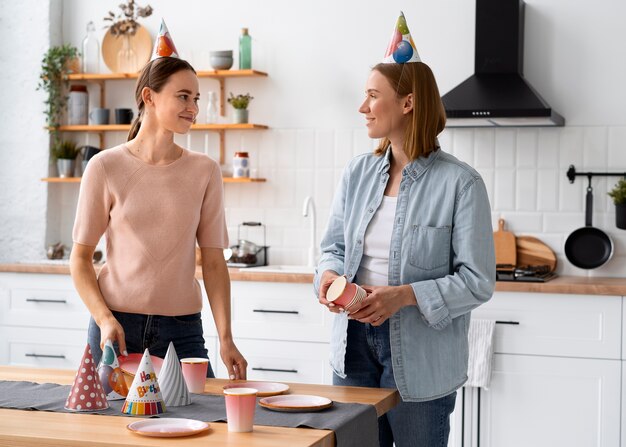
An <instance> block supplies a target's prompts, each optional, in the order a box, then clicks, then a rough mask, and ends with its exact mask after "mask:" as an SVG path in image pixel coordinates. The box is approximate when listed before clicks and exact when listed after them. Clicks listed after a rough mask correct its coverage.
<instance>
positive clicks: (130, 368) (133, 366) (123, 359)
mask: <svg viewBox="0 0 626 447" xmlns="http://www.w3.org/2000/svg"><path fill="white" fill-rule="evenodd" d="M142 358H143V354H139V353H136V354H128V355H126V356H123V355H120V356H119V357H118V358H117V361H118V362H120V368H121V369H122V371H123V372H125V373H126V374H130V375H131V376H134V375H135V373H136V372H137V367H138V366H139V363H141V359H142ZM150 360H151V361H152V366H154V372H155V373H156V375H157V376H158V375H159V372H161V365H163V359H162V358H161V357H157V356H154V355H151V356H150Z"/></svg>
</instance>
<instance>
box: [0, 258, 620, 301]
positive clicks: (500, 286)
mask: <svg viewBox="0 0 626 447" xmlns="http://www.w3.org/2000/svg"><path fill="white" fill-rule="evenodd" d="M98 268H99V267H98V266H97V267H96V269H98ZM228 271H229V272H230V279H231V280H232V281H261V282H288V283H305V284H310V283H312V282H313V275H310V274H302V273H265V272H249V271H246V269H238V268H230V269H228ZM0 272H21V273H52V274H60V275H69V274H70V269H69V266H67V265H51V264H35V263H32V264H31V263H23V264H21V263H13V264H0ZM196 278H198V279H200V278H202V272H201V270H200V268H198V269H196ZM496 291H499V292H535V293H564V294H570V295H619V296H626V278H608V277H586V276H559V277H557V278H555V279H553V280H551V281H548V282H546V283H529V282H515V281H510V282H507V281H498V282H497V283H496Z"/></svg>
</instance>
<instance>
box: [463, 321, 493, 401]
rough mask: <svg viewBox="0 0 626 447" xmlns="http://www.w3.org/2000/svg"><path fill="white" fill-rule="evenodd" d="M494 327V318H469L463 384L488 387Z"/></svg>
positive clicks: (486, 388)
mask: <svg viewBox="0 0 626 447" xmlns="http://www.w3.org/2000/svg"><path fill="white" fill-rule="evenodd" d="M495 327H496V322H495V321H494V320H475V319H473V318H472V319H471V321H470V327H469V334H468V342H469V361H468V366H467V377H468V378H467V383H466V384H465V386H473V387H480V388H483V389H485V390H488V389H489V382H490V381H491V366H492V360H493V334H494V331H495Z"/></svg>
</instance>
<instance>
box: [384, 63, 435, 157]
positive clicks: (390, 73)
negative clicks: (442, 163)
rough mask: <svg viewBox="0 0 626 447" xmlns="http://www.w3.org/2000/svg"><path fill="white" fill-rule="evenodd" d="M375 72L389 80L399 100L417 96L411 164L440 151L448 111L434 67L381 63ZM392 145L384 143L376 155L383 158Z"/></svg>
mask: <svg viewBox="0 0 626 447" xmlns="http://www.w3.org/2000/svg"><path fill="white" fill-rule="evenodd" d="M372 70H376V71H378V72H379V73H380V74H382V75H383V76H384V77H385V78H387V80H388V81H389V83H390V84H391V86H392V87H393V88H394V90H396V96H397V97H398V98H403V97H405V96H407V95H408V94H410V93H412V94H413V110H412V111H411V112H409V113H410V117H409V118H410V121H409V124H408V125H407V127H406V134H405V138H404V152H405V154H406V155H407V156H408V157H409V159H410V160H415V159H416V158H419V157H420V156H427V155H428V154H430V153H431V152H432V151H434V150H435V149H436V148H437V135H439V134H440V133H441V131H442V130H443V129H444V127H445V126H446V111H445V108H444V106H443V102H442V101H441V96H440V95H439V88H438V87H437V81H435V76H434V75H433V72H432V71H431V69H430V67H429V66H428V65H426V64H424V63H422V62H411V63H407V64H382V63H381V64H378V65H376V66H375V67H374V68H372ZM389 144H390V141H389V139H388V138H383V139H381V140H380V143H379V144H378V147H377V148H376V150H375V151H374V154H375V155H383V154H384V153H385V152H386V150H387V148H388V147H389Z"/></svg>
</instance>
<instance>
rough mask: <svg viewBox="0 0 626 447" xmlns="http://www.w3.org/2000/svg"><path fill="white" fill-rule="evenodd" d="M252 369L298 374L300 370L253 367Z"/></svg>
mask: <svg viewBox="0 0 626 447" xmlns="http://www.w3.org/2000/svg"><path fill="white" fill-rule="evenodd" d="M252 371H270V372H281V373H293V374H298V370H297V369H277V368H252Z"/></svg>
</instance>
